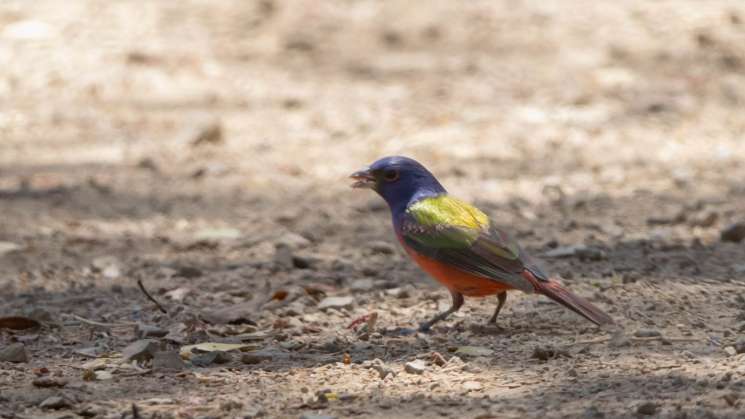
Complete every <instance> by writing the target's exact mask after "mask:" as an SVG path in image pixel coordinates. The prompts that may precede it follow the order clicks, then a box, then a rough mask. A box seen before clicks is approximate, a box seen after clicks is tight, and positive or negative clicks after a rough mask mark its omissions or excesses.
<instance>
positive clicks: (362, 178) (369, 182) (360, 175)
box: [349, 169, 377, 189]
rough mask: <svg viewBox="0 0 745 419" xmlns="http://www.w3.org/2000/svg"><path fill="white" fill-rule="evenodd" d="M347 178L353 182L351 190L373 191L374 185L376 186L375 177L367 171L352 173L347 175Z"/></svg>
mask: <svg viewBox="0 0 745 419" xmlns="http://www.w3.org/2000/svg"><path fill="white" fill-rule="evenodd" d="M349 177H351V178H352V179H354V180H355V182H354V183H353V184H352V187H353V188H367V189H375V185H376V184H377V181H376V180H375V176H373V174H372V173H370V170H369V169H364V170H360V171H358V172H354V173H352V174H351V175H349Z"/></svg>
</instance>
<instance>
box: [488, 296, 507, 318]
mask: <svg viewBox="0 0 745 419" xmlns="http://www.w3.org/2000/svg"><path fill="white" fill-rule="evenodd" d="M497 298H498V299H499V303H498V304H497V309H496V310H494V315H493V316H491V319H489V324H497V316H499V312H500V311H501V310H502V307H503V306H504V302H505V301H507V291H502V292H500V293H499V294H497Z"/></svg>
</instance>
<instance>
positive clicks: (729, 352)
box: [724, 346, 737, 356]
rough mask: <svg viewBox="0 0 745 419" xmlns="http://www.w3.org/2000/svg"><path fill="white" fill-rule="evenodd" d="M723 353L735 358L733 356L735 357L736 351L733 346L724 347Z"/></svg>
mask: <svg viewBox="0 0 745 419" xmlns="http://www.w3.org/2000/svg"><path fill="white" fill-rule="evenodd" d="M724 352H725V353H726V354H727V355H729V356H735V355H737V350H736V349H735V347H734V346H725V347H724Z"/></svg>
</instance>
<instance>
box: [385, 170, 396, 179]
mask: <svg viewBox="0 0 745 419" xmlns="http://www.w3.org/2000/svg"><path fill="white" fill-rule="evenodd" d="M383 178H384V179H385V180H386V181H388V182H393V181H394V180H397V179H398V170H386V171H385V172H383Z"/></svg>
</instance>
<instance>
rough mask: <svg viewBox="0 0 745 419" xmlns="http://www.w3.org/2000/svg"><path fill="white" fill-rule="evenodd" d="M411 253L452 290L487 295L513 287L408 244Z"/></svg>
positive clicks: (471, 294)
mask: <svg viewBox="0 0 745 419" xmlns="http://www.w3.org/2000/svg"><path fill="white" fill-rule="evenodd" d="M404 248H405V249H406V251H407V252H408V253H409V256H411V258H412V259H414V261H416V263H418V264H419V266H420V267H421V268H422V269H423V270H424V271H425V272H427V273H428V274H430V275H431V276H432V277H433V278H435V279H436V280H437V282H439V283H441V284H442V285H444V286H446V287H447V288H448V289H449V290H451V291H456V292H459V293H461V294H463V295H465V296H468V297H483V296H486V295H494V294H499V293H500V292H502V291H506V290H510V289H512V287H510V286H507V285H504V284H500V283H499V282H497V281H494V280H492V279H487V278H483V277H480V276H476V275H473V274H469V273H467V272H464V271H461V270H460V269H457V268H453V267H451V266H448V265H446V264H444V263H442V262H438V261H436V260H434V259H432V258H429V257H426V256H423V255H421V254H419V253H417V252H415V251H413V250H411V249H409V248H407V247H406V246H404Z"/></svg>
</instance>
